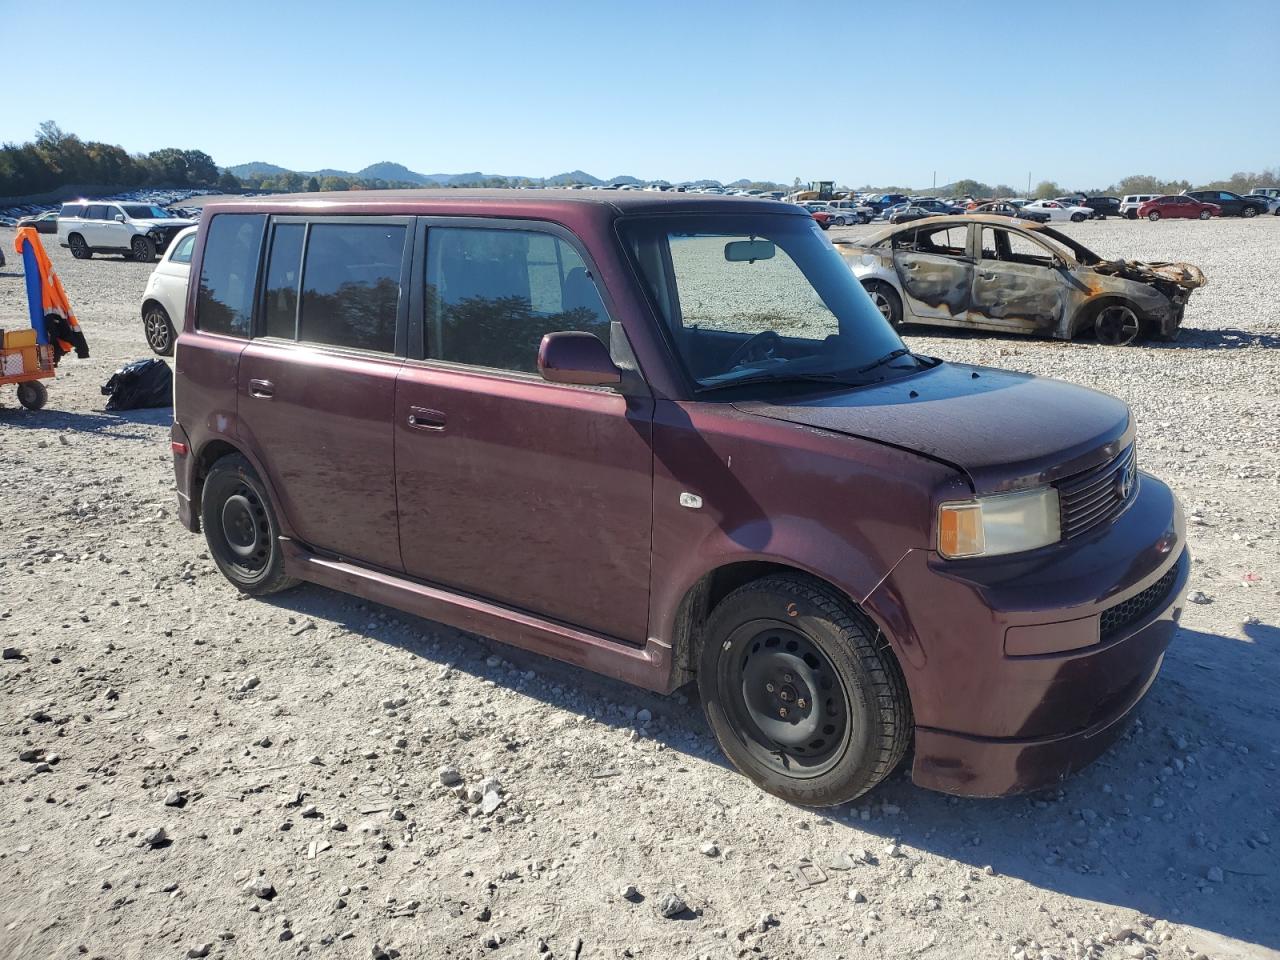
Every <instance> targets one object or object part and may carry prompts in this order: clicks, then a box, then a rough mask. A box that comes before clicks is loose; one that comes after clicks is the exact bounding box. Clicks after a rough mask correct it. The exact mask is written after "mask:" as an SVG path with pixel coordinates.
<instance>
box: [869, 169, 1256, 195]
mask: <svg viewBox="0 0 1280 960" xmlns="http://www.w3.org/2000/svg"><path fill="white" fill-rule="evenodd" d="M1193 187H1194V189H1196V190H1229V191H1231V192H1232V193H1239V194H1242V195H1243V194H1246V193H1248V192H1249V191H1250V190H1251V189H1252V188H1253V187H1280V167H1274V168H1272V169H1268V170H1263V171H1261V172H1259V173H1253V172H1249V171H1239V172H1237V173H1233V174H1232V175H1231V176H1230V177H1228V178H1227V179H1225V180H1213V181H1210V182H1209V183H1202V184H1199V185H1193V184H1192V183H1191V181H1190V180H1162V179H1161V178H1159V177H1153V176H1149V175H1146V174H1135V175H1134V176H1130V177H1124V178H1123V179H1121V180H1119V181H1117V182H1116V183H1113V184H1111V186H1109V187H1095V188H1093V189H1084V190H1071V189H1068V188H1067V187H1064V186H1062V185H1061V184H1060V183H1057V182H1055V181H1053V180H1041V181H1040V182H1039V183H1038V184H1036V186H1035V189H1034V190H1032V192H1031V196H1032V197H1034V198H1035V199H1037V200H1050V199H1052V198H1054V197H1061V196H1069V195H1072V194H1077V193H1083V194H1085V195H1086V196H1090V197H1094V196H1115V197H1124V196H1128V195H1130V194H1138V193H1154V194H1156V195H1164V194H1171V193H1172V194H1176V193H1182V192H1183V191H1184V190H1191V189H1193ZM862 189H863V190H870V191H872V192H875V193H906V194H915V193H920V192H922V191H920V190H919V189H918V188H916V187H863V188H862ZM934 192H935V193H936V194H937V195H938V196H942V197H973V198H975V199H985V198H996V197H1018V196H1022V191H1019V190H1017V189H1015V188H1014V187H1011V186H1009V185H1008V184H1007V183H998V184H996V185H994V186H992V185H990V184H986V183H983V182H981V181H980V180H957V181H956V182H955V183H952V184H948V185H947V186H946V187H942V188H939V189H938V190H935V191H934Z"/></svg>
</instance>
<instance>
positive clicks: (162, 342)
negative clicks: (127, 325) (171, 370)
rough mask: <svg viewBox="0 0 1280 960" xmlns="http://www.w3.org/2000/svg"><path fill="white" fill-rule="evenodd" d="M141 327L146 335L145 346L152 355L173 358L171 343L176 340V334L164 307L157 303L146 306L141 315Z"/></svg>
mask: <svg viewBox="0 0 1280 960" xmlns="http://www.w3.org/2000/svg"><path fill="white" fill-rule="evenodd" d="M142 327H143V330H144V331H145V332H146V335H147V345H148V346H149V347H151V350H152V352H153V353H158V354H159V355H160V356H162V357H171V356H173V342H174V340H176V339H177V333H176V331H175V330H174V329H173V321H171V320H170V319H169V313H168V311H167V310H165V308H164V307H162V306H160V304H158V303H152V304H148V306H147V309H146V310H145V311H144V312H143V314H142Z"/></svg>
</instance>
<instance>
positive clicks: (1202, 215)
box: [1200, 210, 1213, 220]
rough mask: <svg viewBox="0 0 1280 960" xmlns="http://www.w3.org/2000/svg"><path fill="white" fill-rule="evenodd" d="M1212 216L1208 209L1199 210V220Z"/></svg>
mask: <svg viewBox="0 0 1280 960" xmlns="http://www.w3.org/2000/svg"><path fill="white" fill-rule="evenodd" d="M1212 216H1213V214H1212V213H1210V212H1209V211H1208V210H1201V211H1200V219H1201V220H1208V219H1209V218H1210V217H1212Z"/></svg>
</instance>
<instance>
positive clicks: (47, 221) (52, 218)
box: [15, 210, 58, 233]
mask: <svg viewBox="0 0 1280 960" xmlns="http://www.w3.org/2000/svg"><path fill="white" fill-rule="evenodd" d="M15 226H19V227H34V228H35V230H36V232H37V233H57V232H58V211H57V210H47V211H45V212H44V213H38V214H36V215H34V216H30V217H19V218H18V222H17V223H16V224H15Z"/></svg>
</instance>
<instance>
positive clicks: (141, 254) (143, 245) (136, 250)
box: [129, 237, 156, 263]
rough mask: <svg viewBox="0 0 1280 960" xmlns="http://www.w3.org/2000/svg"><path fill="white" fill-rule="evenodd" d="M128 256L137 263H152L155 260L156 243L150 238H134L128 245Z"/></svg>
mask: <svg viewBox="0 0 1280 960" xmlns="http://www.w3.org/2000/svg"><path fill="white" fill-rule="evenodd" d="M129 254H130V256H132V257H133V259H135V260H137V261H138V262H139V263H152V262H154V261H155V259H156V242H155V241H154V240H152V239H151V238H150V237H134V238H133V240H132V241H131V242H130V244H129Z"/></svg>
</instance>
